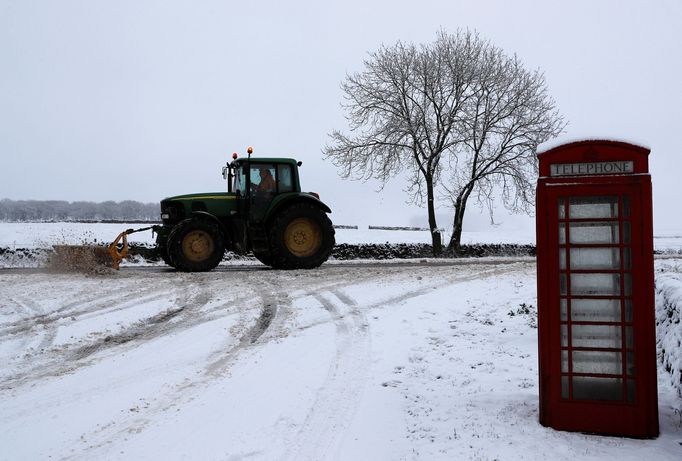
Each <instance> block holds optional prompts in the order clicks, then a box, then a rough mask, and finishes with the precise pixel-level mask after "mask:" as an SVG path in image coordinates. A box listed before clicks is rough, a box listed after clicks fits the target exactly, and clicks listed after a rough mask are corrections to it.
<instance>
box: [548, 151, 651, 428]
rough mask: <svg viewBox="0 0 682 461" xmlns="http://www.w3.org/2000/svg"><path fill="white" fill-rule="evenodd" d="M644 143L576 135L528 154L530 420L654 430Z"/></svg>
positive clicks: (562, 425)
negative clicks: (533, 196)
mask: <svg viewBox="0 0 682 461" xmlns="http://www.w3.org/2000/svg"><path fill="white" fill-rule="evenodd" d="M648 155H649V149H645V148H643V147H639V146H635V145H632V144H627V143H623V142H615V141H582V142H575V143H570V144H565V145H562V146H559V147H556V148H554V149H551V150H548V151H546V152H543V153H539V154H538V158H539V161H540V178H539V180H538V186H537V209H536V216H537V218H536V224H537V271H538V347H539V368H540V423H541V424H542V425H544V426H549V427H552V428H554V429H559V430H567V431H581V432H591V433H599V434H610V435H622V436H629V437H656V436H657V435H658V396H657V387H656V337H655V319H654V271H653V229H652V209H651V208H652V207H651V177H650V176H649V167H648Z"/></svg>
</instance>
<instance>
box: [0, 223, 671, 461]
mask: <svg viewBox="0 0 682 461" xmlns="http://www.w3.org/2000/svg"><path fill="white" fill-rule="evenodd" d="M113 226H117V227H116V229H112V230H113V233H114V234H115V233H116V232H117V231H118V229H119V228H120V227H119V225H113ZM124 227H125V226H124ZM343 232H345V230H339V234H342V233H343ZM347 232H366V233H369V232H379V231H352V230H348V231H347ZM405 233H407V232H405ZM3 235H4V234H3ZM23 235H31V234H30V232H29V231H25V232H24V234H23ZM93 238H99V237H93ZM391 238H396V237H391ZM388 241H392V240H388ZM519 243H524V242H519ZM656 267H657V280H658V279H660V280H663V279H664V278H666V277H667V278H668V279H671V278H675V277H677V276H675V275H674V274H675V273H677V272H679V268H680V267H682V259H671V258H670V257H668V259H660V260H657V261H656ZM671 274H672V275H671ZM535 283H536V278H535V264H534V261H533V259H532V258H519V259H513V258H498V259H492V258H487V259H486V258H480V259H475V260H474V259H472V260H466V259H464V260H428V261H414V262H410V261H401V262H391V263H371V262H367V261H365V262H363V263H359V262H340V261H336V262H333V263H331V264H325V265H323V266H322V267H321V268H319V269H316V270H311V271H274V270H269V269H267V268H265V267H264V266H260V265H253V264H252V265H243V264H239V263H223V264H221V266H219V267H218V269H217V270H215V271H213V272H209V273H201V274H184V273H176V272H174V271H172V270H169V269H166V268H164V267H149V266H147V267H143V266H136V265H134V264H132V265H128V266H126V267H124V268H123V269H122V270H121V271H119V272H113V271H112V272H110V273H106V274H103V275H98V276H87V275H82V274H77V273H70V274H63V273H48V272H46V271H43V270H40V269H38V270H36V269H4V270H0V363H2V367H0V459H8V460H35V459H79V460H92V459H125V460H129V459H164V460H173V459H202V460H203V459H210V460H213V459H216V460H242V459H247V460H251V459H254V460H280V459H290V460H321V459H330V460H365V459H366V460H400V459H409V460H469V459H478V460H493V459H499V460H519V459H529V460H545V459H552V460H575V459H580V460H604V459H619V460H638V461H639V460H641V459H648V458H652V457H655V459H656V460H679V459H682V400H681V399H680V397H679V396H678V394H677V392H676V390H675V388H674V387H673V386H672V384H671V375H670V374H669V373H667V372H666V371H665V370H664V369H663V367H662V366H661V367H660V370H659V412H660V427H661V435H660V437H658V438H657V439H654V440H632V439H623V438H614V437H599V436H592V435H585V434H576V433H566V432H558V431H554V430H552V429H548V428H545V427H542V426H541V425H539V423H538V388H537V373H538V371H537V329H536V328H535V319H534V316H533V315H532V313H533V311H534V306H536V285H535ZM681 289H682V288H681ZM681 299H682V297H681ZM522 306H526V307H527V306H530V309H526V308H522ZM528 311H530V314H529V313H525V312H528Z"/></svg>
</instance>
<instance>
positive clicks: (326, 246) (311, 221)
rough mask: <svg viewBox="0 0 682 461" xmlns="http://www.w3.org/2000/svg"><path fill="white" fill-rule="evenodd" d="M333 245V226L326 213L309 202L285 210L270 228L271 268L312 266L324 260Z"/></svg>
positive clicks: (303, 267)
mask: <svg viewBox="0 0 682 461" xmlns="http://www.w3.org/2000/svg"><path fill="white" fill-rule="evenodd" d="M333 247H334V227H333V226H332V223H331V221H330V220H329V217H327V213H325V212H324V211H323V210H322V209H320V208H319V207H316V206H315V205H313V204H309V203H296V204H294V205H292V206H290V207H288V208H286V209H285V210H284V211H282V212H281V213H280V214H279V215H278V216H277V217H276V218H275V220H274V221H273V223H272V226H271V228H270V248H271V249H272V253H271V261H272V267H274V268H277V269H312V268H314V267H318V266H319V265H320V264H322V263H323V262H325V261H326V260H327V258H329V255H330V254H331V251H332V248H333Z"/></svg>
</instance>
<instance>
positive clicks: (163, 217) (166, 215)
mask: <svg viewBox="0 0 682 461" xmlns="http://www.w3.org/2000/svg"><path fill="white" fill-rule="evenodd" d="M161 219H170V214H168V213H161Z"/></svg>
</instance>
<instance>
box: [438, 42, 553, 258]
mask: <svg viewBox="0 0 682 461" xmlns="http://www.w3.org/2000/svg"><path fill="white" fill-rule="evenodd" d="M472 87H473V88H474V92H473V94H472V96H471V97H470V98H469V99H468V104H467V107H466V113H467V114H466V116H465V117H464V118H463V120H464V123H463V124H462V125H461V126H460V128H461V130H462V132H461V136H462V138H463V139H464V140H465V142H464V143H463V144H462V145H460V146H459V149H458V151H457V152H456V153H455V155H453V156H452V157H451V161H452V164H451V166H452V168H450V169H449V172H450V175H449V178H448V180H447V181H444V182H443V188H444V190H445V191H446V192H447V196H448V198H449V199H450V200H451V203H452V206H453V207H454V210H455V213H454V219H453V232H452V237H451V238H450V243H449V245H448V248H449V249H450V250H453V251H457V250H459V248H460V244H461V237H462V226H463V222H464V212H465V211H466V207H467V201H468V200H469V198H470V196H471V194H472V193H473V192H476V196H475V198H476V202H477V203H478V204H488V205H489V206H491V203H492V200H493V197H494V195H495V194H496V193H499V194H500V195H501V198H502V203H503V204H504V206H505V207H506V208H507V209H509V210H511V211H513V212H518V211H525V212H529V211H530V210H532V206H533V204H534V199H535V195H534V193H535V180H536V178H537V157H536V151H537V146H538V145H539V144H541V143H543V142H545V141H547V140H549V139H551V138H553V137H556V136H557V135H558V134H559V133H561V131H562V130H563V129H564V127H565V125H566V124H565V122H564V119H563V117H562V116H561V115H560V114H559V112H558V110H557V109H556V104H555V102H554V100H553V99H552V98H551V97H549V96H548V94H547V86H546V82H545V78H544V76H543V74H542V73H540V72H539V71H537V70H536V71H533V72H530V71H528V70H526V69H525V68H524V67H523V65H522V63H521V62H520V61H519V59H518V58H517V57H516V56H513V57H508V56H506V55H505V54H504V53H503V51H502V50H501V49H499V48H497V47H494V46H491V45H488V46H487V47H486V50H485V52H484V53H483V54H482V55H481V59H480V61H479V62H478V72H477V78H476V82H475V83H474V84H473V85H472ZM490 210H491V216H492V207H491V208H490Z"/></svg>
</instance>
